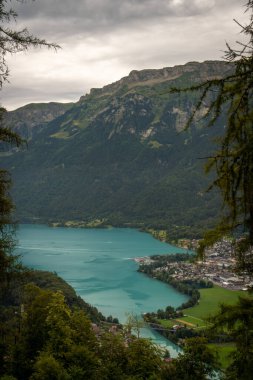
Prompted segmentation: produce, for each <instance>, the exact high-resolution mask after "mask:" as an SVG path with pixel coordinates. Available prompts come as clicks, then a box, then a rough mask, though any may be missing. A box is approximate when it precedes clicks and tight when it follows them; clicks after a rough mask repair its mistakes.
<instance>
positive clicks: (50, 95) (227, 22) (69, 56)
mask: <svg viewBox="0 0 253 380" xmlns="http://www.w3.org/2000/svg"><path fill="white" fill-rule="evenodd" d="M245 2H246V0H36V1H29V0H27V1H25V2H23V3H18V2H16V1H12V6H13V8H14V9H15V10H16V11H17V12H18V15H19V16H18V19H17V22H16V25H15V28H17V29H21V28H23V27H27V28H28V29H29V31H30V32H31V33H32V34H34V35H36V36H38V37H40V38H45V39H47V40H48V41H49V42H55V43H57V44H59V45H61V49H60V50H58V52H54V51H53V50H47V49H32V50H30V51H29V52H26V53H18V54H15V55H13V56H9V57H8V65H9V68H10V78H9V82H10V83H8V84H6V83H5V84H4V87H3V89H2V91H1V93H0V95H1V100H0V102H1V104H2V105H3V106H5V107H6V108H7V109H8V110H11V109H15V108H17V107H20V106H22V105H25V104H27V103H31V102H49V101H59V102H68V101H77V100H78V99H79V97H80V96H81V95H83V94H85V93H87V92H89V91H90V89H91V88H92V87H102V86H103V85H106V84H108V83H111V82H113V81H116V80H118V79H120V78H121V77H123V76H126V75H128V74H129V72H130V71H131V70H133V69H136V70H141V69H145V68H162V67H166V66H174V65H178V64H184V63H186V62H189V61H200V62H201V61H204V60H211V59H221V58H222V56H223V50H224V49H225V42H226V41H227V42H229V43H230V44H231V45H233V42H234V41H236V40H240V39H241V36H240V28H239V27H238V25H237V24H236V23H235V22H234V21H233V19H234V18H236V19H237V20H238V21H240V22H242V23H245V22H246V20H247V18H248V16H247V14H246V15H245V13H244V10H245V8H244V7H243V5H244V4H245Z"/></svg>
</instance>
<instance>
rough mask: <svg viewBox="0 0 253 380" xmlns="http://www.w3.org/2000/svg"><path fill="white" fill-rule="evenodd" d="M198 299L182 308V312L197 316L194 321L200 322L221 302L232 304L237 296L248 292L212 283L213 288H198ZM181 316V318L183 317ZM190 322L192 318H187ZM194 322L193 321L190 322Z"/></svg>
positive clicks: (217, 307) (217, 308) (212, 313)
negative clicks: (187, 306) (193, 304)
mask: <svg viewBox="0 0 253 380" xmlns="http://www.w3.org/2000/svg"><path fill="white" fill-rule="evenodd" d="M199 292H200V300H199V303H198V304H197V305H196V306H193V307H190V308H188V309H184V310H183V313H184V314H185V315H186V316H187V317H184V318H186V319H185V320H186V321H188V318H189V317H194V318H199V321H198V322H197V319H196V322H197V324H200V322H201V320H203V319H207V318H208V317H210V316H211V315H214V314H216V313H217V312H218V311H219V305H220V304H222V303H225V304H230V305H233V304H235V303H236V302H237V300H238V297H239V296H246V295H247V294H248V293H247V292H245V291H242V290H238V291H233V290H228V289H224V288H221V287H219V286H217V285H214V286H213V288H208V289H200V290H199ZM184 318H181V319H184ZM189 322H192V320H189ZM192 323H194V322H192Z"/></svg>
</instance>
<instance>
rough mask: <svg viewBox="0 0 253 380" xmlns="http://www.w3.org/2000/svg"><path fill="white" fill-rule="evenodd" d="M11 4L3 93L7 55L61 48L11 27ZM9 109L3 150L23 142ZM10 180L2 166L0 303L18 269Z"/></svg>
mask: <svg viewBox="0 0 253 380" xmlns="http://www.w3.org/2000/svg"><path fill="white" fill-rule="evenodd" d="M9 4H10V2H9V1H7V0H0V91H1V89H2V86H3V84H4V82H5V81H6V80H8V77H9V69H8V64H7V61H6V58H7V55H8V54H15V53H17V52H21V51H26V50H28V49H29V48H31V47H39V46H46V47H48V48H54V49H57V48H58V45H56V44H51V43H48V42H46V41H45V40H42V39H39V38H37V37H34V36H33V35H32V34H31V33H30V32H29V31H28V30H27V29H26V28H25V29H21V30H14V29H13V28H10V27H9V25H10V24H11V22H13V21H16V19H17V16H18V15H17V13H16V12H15V11H14V10H13V9H12V8H10V7H9ZM5 112H6V110H5V109H4V108H3V107H0V149H1V148H3V147H5V146H6V144H11V145H14V146H20V144H21V143H22V139H21V137H20V136H18V135H17V134H16V133H14V132H13V131H11V130H10V129H8V128H6V127H5V126H4V122H3V115H4V113H5ZM10 185H11V178H10V175H9V173H8V172H7V171H6V170H4V168H1V167H0V300H1V299H2V296H3V295H4V293H5V291H6V287H8V283H9V281H10V277H11V275H12V272H13V270H14V268H15V265H14V264H15V257H14V256H12V254H11V252H12V248H13V245H14V239H13V232H14V228H13V224H12V211H13V209H14V205H13V203H12V200H11V197H10V194H9V191H10Z"/></svg>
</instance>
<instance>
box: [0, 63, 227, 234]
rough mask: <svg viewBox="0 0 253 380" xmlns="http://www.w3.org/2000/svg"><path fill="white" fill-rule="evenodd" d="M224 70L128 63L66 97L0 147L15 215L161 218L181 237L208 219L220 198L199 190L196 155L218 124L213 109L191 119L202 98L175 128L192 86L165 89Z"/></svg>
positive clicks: (190, 100)
mask: <svg viewBox="0 0 253 380" xmlns="http://www.w3.org/2000/svg"><path fill="white" fill-rule="evenodd" d="M229 70H231V66H230V65H228V64H227V63H225V62H219V61H207V62H204V63H197V62H190V63H188V64H186V65H183V66H175V67H173V68H164V69H160V70H142V71H132V72H131V73H130V74H129V76H127V77H125V78H122V79H121V80H120V81H118V82H115V83H113V84H111V85H107V86H105V87H103V88H101V89H92V90H91V92H90V94H87V95H86V96H83V97H81V98H80V100H79V101H78V102H77V103H75V104H74V105H72V106H71V105H67V110H66V112H64V113H62V114H61V115H60V116H58V115H57V116H58V117H56V118H54V119H53V120H51V121H49V122H48V123H43V127H41V128H39V130H38V133H35V134H31V135H30V136H29V137H30V138H31V140H30V141H29V143H28V148H26V147H24V148H23V149H22V150H20V151H18V152H16V151H15V152H14V151H9V152H6V151H4V152H2V153H1V156H2V157H1V160H2V162H3V163H4V167H7V168H8V169H10V171H11V173H12V175H13V182H14V186H13V197H14V202H15V203H16V206H17V216H18V218H19V219H20V220H21V221H22V220H23V221H24V220H25V221H39V222H45V221H66V220H84V221H89V220H92V219H96V218H99V219H104V220H105V223H108V224H114V225H139V226H142V225H145V226H147V225H152V226H166V227H168V228H169V229H171V231H174V232H173V234H177V232H176V231H178V233H179V234H181V235H182V236H183V235H187V234H188V232H189V231H191V233H192V234H195V233H198V232H200V231H201V230H202V228H203V227H205V226H207V225H210V224H212V223H213V221H214V219H215V218H216V217H217V214H218V212H219V209H220V202H219V199H218V196H217V194H215V193H214V192H212V193H210V194H205V193H204V190H205V189H206V187H207V186H208V183H209V182H210V178H209V179H208V178H206V177H205V175H204V171H203V164H204V160H203V157H207V156H210V154H211V152H212V150H213V149H214V142H213V137H214V136H217V135H219V134H221V133H223V130H224V124H225V123H224V120H222V118H221V120H220V122H219V125H216V126H214V127H212V128H205V126H204V125H203V121H199V118H200V116H201V114H202V113H203V114H204V113H205V111H206V105H205V104H203V108H202V111H201V114H199V115H198V120H196V122H195V124H194V125H193V126H192V127H191V128H190V129H188V130H187V131H184V130H183V128H184V126H185V122H186V120H187V118H188V116H189V114H190V112H191V111H192V109H193V107H194V104H195V101H196V98H197V94H196V93H191V92H189V93H188V92H187V93H181V94H172V93H170V92H169V90H170V88H172V87H187V86H190V85H192V84H196V83H200V82H202V81H204V80H207V79H210V78H217V77H221V76H223V75H224V74H225V73H227V72H228V71H229ZM33 107H36V105H33ZM40 107H41V105H40ZM15 112H18V111H13V113H12V120H13V125H15V120H16V119H15ZM19 112H20V110H19ZM40 122H41V120H38V124H39V123H40ZM10 124H11V123H10ZM10 124H9V125H10Z"/></svg>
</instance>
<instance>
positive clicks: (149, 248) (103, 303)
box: [17, 225, 187, 356]
mask: <svg viewBox="0 0 253 380" xmlns="http://www.w3.org/2000/svg"><path fill="white" fill-rule="evenodd" d="M17 238H18V241H19V242H18V246H17V253H18V254H21V255H22V261H23V263H24V264H25V265H27V266H29V267H33V268H35V269H41V270H49V271H55V272H57V274H58V275H59V276H60V277H62V278H63V279H64V280H66V281H67V282H68V283H69V284H70V285H71V286H73V288H74V289H75V290H76V292H77V293H78V294H79V295H80V296H81V297H82V298H83V299H84V300H85V301H86V302H88V303H90V304H92V305H94V306H96V307H97V308H98V309H99V310H100V311H101V312H102V313H103V314H104V315H105V316H109V315H112V316H114V317H118V318H119V320H120V321H121V322H124V321H125V320H126V313H134V314H141V313H145V312H151V311H156V310H157V309H159V308H165V307H166V306H168V305H172V306H174V307H177V306H179V305H180V304H181V303H183V302H185V301H186V300H187V297H186V296H185V295H183V294H180V293H179V292H177V291H176V290H175V289H173V288H172V287H171V286H169V285H166V284H164V283H162V282H160V281H157V280H154V279H151V278H148V277H147V276H145V275H144V274H141V273H138V272H137V269H138V264H137V263H135V262H134V261H133V258H135V257H142V256H150V255H154V254H169V253H176V252H185V250H183V249H180V248H177V247H174V246H171V245H169V244H166V243H162V242H160V241H158V240H156V239H154V238H153V237H152V236H151V235H149V234H147V233H142V232H139V231H137V230H133V229H125V228H124V229H123V228H122V229H121V228H111V229H74V228H73V229H70V228H51V227H48V226H45V225H21V226H20V227H19V230H18V231H17ZM143 335H144V336H150V337H152V339H154V340H155V342H156V343H165V342H167V341H166V340H165V339H163V338H162V337H161V336H160V335H159V334H157V333H153V332H151V331H150V330H148V329H146V330H144V331H143ZM169 346H170V350H171V351H172V356H174V355H176V353H177V351H178V349H177V347H176V346H174V345H173V344H171V345H169Z"/></svg>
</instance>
